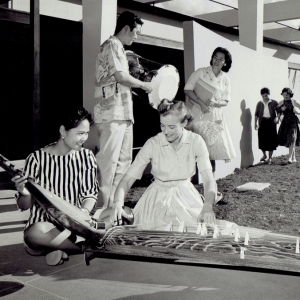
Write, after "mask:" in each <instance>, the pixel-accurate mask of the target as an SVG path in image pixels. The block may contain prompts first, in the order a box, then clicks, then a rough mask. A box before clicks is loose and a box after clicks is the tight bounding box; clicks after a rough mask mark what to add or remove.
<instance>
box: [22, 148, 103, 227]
mask: <svg viewBox="0 0 300 300" xmlns="http://www.w3.org/2000/svg"><path fill="white" fill-rule="evenodd" d="M96 172H97V164H96V159H95V156H94V154H93V153H92V151H90V150H88V149H85V148H82V149H81V150H80V151H75V152H73V153H71V154H69V155H52V154H49V153H47V152H45V151H44V150H43V149H40V150H37V151H35V152H34V153H32V154H30V155H29V156H28V157H27V159H26V162H25V168H24V171H23V174H24V176H25V177H31V178H33V179H34V181H35V182H36V183H38V184H39V185H41V186H42V187H44V188H45V189H47V190H49V191H51V192H52V193H53V194H55V195H57V196H59V197H61V198H62V201H63V200H65V201H68V202H69V203H71V204H73V205H75V206H77V207H80V206H81V204H82V201H83V200H84V199H85V198H94V199H95V202H96V200H97V196H98V191H99V184H98V181H97V179H96V178H97V173H96ZM46 221H48V222H52V218H51V217H50V216H49V215H48V214H47V213H46V211H45V210H44V209H43V208H41V207H40V205H39V204H38V203H37V202H36V201H34V202H33V205H32V207H31V208H30V217H29V219H28V221H27V224H26V226H25V228H27V227H28V226H30V225H31V224H33V223H35V222H46Z"/></svg>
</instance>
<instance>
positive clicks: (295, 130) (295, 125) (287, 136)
mask: <svg viewBox="0 0 300 300" xmlns="http://www.w3.org/2000/svg"><path fill="white" fill-rule="evenodd" d="M278 141H279V146H284V147H287V148H288V147H290V146H292V145H294V144H295V145H296V146H299V145H300V133H299V121H298V118H297V116H296V115H295V114H294V113H293V112H287V113H286V114H284V117H283V120H282V122H281V125H280V127H279V130H278Z"/></svg>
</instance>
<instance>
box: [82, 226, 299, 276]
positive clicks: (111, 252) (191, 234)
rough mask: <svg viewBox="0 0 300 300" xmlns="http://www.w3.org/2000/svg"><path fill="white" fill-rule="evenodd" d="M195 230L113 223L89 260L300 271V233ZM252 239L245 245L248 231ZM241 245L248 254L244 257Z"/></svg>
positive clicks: (87, 251) (90, 250)
mask: <svg viewBox="0 0 300 300" xmlns="http://www.w3.org/2000/svg"><path fill="white" fill-rule="evenodd" d="M195 229H196V228H193V229H191V228H190V229H189V230H192V231H189V230H188V231H185V232H177V231H156V230H155V231H150V230H138V229H136V228H135V227H126V228H125V227H122V226H118V227H113V228H111V229H109V230H108V231H107V233H106V234H105V236H104V237H103V238H102V239H101V241H100V243H99V244H89V245H88V244H87V245H86V248H85V249H84V252H85V254H84V255H85V262H86V264H87V265H89V264H90V261H91V259H93V258H94V257H97V256H100V257H101V256H102V257H103V256H105V257H110V256H114V257H117V258H118V257H121V258H124V257H125V259H132V260H138V259H140V260H144V259H147V260H150V261H158V262H165V263H175V264H196V265H197V264H198V265H199V264H210V265H225V266H232V267H254V268H267V269H273V270H284V271H293V272H300V254H299V253H295V249H296V241H297V239H299V237H295V236H288V235H281V234H276V233H272V232H270V231H266V230H261V229H256V228H248V227H242V226H238V229H239V232H240V238H239V240H238V241H235V236H234V234H229V233H226V234H224V235H219V236H218V237H216V238H215V237H214V236H213V230H212V229H211V228H210V229H209V228H208V233H207V234H206V235H203V236H202V235H200V234H196V233H195ZM246 232H249V236H250V241H249V242H248V245H245V233H246ZM241 249H242V250H243V253H244V255H245V257H244V258H243V259H242V258H241Z"/></svg>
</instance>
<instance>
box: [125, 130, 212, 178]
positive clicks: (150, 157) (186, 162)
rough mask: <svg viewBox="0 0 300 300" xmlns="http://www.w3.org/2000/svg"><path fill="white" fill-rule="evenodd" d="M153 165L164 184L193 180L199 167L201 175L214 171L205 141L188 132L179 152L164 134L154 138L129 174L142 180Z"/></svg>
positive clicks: (153, 172)
mask: <svg viewBox="0 0 300 300" xmlns="http://www.w3.org/2000/svg"><path fill="white" fill-rule="evenodd" d="M150 162H151V166H152V170H151V173H152V174H153V176H154V177H155V178H157V179H159V180H160V181H164V182H165V181H176V180H186V179H188V178H190V177H192V176H193V175H194V174H195V166H196V163H197V166H198V170H199V172H200V173H201V172H202V171H204V170H211V169H212V167H211V164H210V161H209V154H208V150H207V147H206V144H205V142H204V140H203V139H202V137H201V136H199V135H198V134H195V133H193V132H191V131H187V130H185V129H183V137H182V140H181V143H180V146H179V147H178V149H177V151H175V150H174V149H173V147H172V146H171V145H170V143H169V142H168V141H167V139H166V138H165V135H164V134H163V133H159V134H158V135H156V136H155V137H152V138H150V139H149V140H148V141H147V142H146V143H145V145H144V146H143V147H142V149H141V150H140V151H139V153H138V154H137V156H136V158H135V160H134V162H133V163H132V165H131V166H130V168H129V170H128V171H127V174H128V175H129V176H131V177H133V178H135V179H140V178H141V177H142V175H143V172H144V170H145V168H146V166H147V165H148V164H149V163H150Z"/></svg>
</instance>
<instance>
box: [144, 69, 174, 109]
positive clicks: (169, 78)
mask: <svg viewBox="0 0 300 300" xmlns="http://www.w3.org/2000/svg"><path fill="white" fill-rule="evenodd" d="M151 83H152V88H153V91H152V92H151V93H149V94H148V97H149V102H150V104H151V105H152V106H153V107H154V108H155V109H157V106H158V105H159V103H160V102H161V100H163V99H169V100H173V99H174V97H175V96H176V93H177V91H178V86H179V73H178V71H177V69H176V68H175V67H174V66H172V65H164V66H163V67H161V68H160V69H159V70H157V74H156V75H154V76H153V78H152V80H151Z"/></svg>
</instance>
